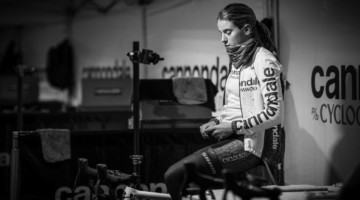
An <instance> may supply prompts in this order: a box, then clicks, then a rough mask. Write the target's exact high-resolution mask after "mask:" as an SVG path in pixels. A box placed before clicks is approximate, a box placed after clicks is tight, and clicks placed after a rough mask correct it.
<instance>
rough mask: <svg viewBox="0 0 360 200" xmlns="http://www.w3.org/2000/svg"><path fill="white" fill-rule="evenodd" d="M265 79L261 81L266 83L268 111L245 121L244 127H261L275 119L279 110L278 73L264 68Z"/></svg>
mask: <svg viewBox="0 0 360 200" xmlns="http://www.w3.org/2000/svg"><path fill="white" fill-rule="evenodd" d="M263 73H264V75H265V78H264V79H262V80H261V81H262V82H263V83H265V89H266V93H265V95H264V97H265V99H264V101H265V103H266V104H267V106H266V109H265V110H263V111H262V112H261V113H259V114H257V115H256V116H253V117H251V118H249V119H247V120H243V124H244V127H245V128H246V129H249V128H251V127H253V126H255V125H259V124H261V123H263V122H264V120H269V119H270V118H271V117H274V116H275V115H276V114H277V112H278V110H279V108H278V107H279V102H278V100H279V90H280V88H278V85H277V83H276V71H275V70H274V69H272V68H269V67H267V68H264V72H263Z"/></svg>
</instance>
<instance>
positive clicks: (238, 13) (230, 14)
mask: <svg viewBox="0 0 360 200" xmlns="http://www.w3.org/2000/svg"><path fill="white" fill-rule="evenodd" d="M217 20H226V21H229V22H232V23H233V24H234V25H235V26H236V27H238V28H239V29H241V28H242V27H243V26H244V25H245V24H249V25H250V27H251V29H252V37H254V38H255V39H256V40H257V41H258V42H259V43H260V46H262V47H264V48H266V49H267V50H269V51H270V52H273V53H275V54H276V53H277V50H276V47H275V45H274V42H273V41H272V39H271V32H270V31H269V29H268V28H267V27H266V26H265V25H264V24H263V23H261V22H259V21H258V20H257V19H256V16H255V13H254V11H253V10H252V9H251V8H250V7H249V6H247V5H245V4H242V3H232V4H229V5H227V6H225V7H224V8H223V9H222V10H220V12H219V13H218V16H217Z"/></svg>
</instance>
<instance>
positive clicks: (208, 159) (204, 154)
mask: <svg viewBox="0 0 360 200" xmlns="http://www.w3.org/2000/svg"><path fill="white" fill-rule="evenodd" d="M201 155H202V156H203V157H204V158H205V160H206V162H207V164H208V165H209V167H210V170H211V173H212V174H216V170H215V167H214V165H213V164H212V162H211V160H210V158H209V157H208V156H207V155H206V153H205V152H203V153H202V154H201Z"/></svg>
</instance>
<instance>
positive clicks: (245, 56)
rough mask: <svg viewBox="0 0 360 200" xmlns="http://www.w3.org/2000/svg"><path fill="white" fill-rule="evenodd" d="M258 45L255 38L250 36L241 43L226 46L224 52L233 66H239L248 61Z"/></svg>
mask: <svg viewBox="0 0 360 200" xmlns="http://www.w3.org/2000/svg"><path fill="white" fill-rule="evenodd" d="M258 46H259V44H258V42H257V40H255V39H254V38H251V39H249V40H247V41H246V42H244V43H242V44H239V45H236V46H232V47H226V52H227V54H228V55H229V57H230V60H231V62H232V63H233V64H234V67H235V68H239V67H240V66H241V65H243V64H246V63H248V62H249V61H250V59H251V58H252V57H253V55H254V53H255V51H256V48H257V47H258Z"/></svg>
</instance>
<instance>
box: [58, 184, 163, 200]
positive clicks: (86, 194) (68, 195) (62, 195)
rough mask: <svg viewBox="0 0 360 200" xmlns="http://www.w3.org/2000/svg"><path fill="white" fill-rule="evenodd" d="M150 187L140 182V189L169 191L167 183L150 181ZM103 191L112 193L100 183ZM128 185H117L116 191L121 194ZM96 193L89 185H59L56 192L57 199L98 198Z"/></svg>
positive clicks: (85, 199)
mask: <svg viewBox="0 0 360 200" xmlns="http://www.w3.org/2000/svg"><path fill="white" fill-rule="evenodd" d="M149 186H150V187H148V186H147V185H145V184H140V190H142V191H151V192H159V193H167V189H166V185H165V183H150V185H149ZM100 187H101V189H102V191H103V192H104V194H105V195H110V191H111V189H110V188H109V186H107V185H100ZM125 188H126V185H123V184H120V185H118V186H116V187H115V191H116V192H115V193H116V194H121V193H120V192H121V191H124V190H125ZM96 198H97V197H96V194H94V193H93V192H92V189H91V188H90V187H88V186H82V185H81V186H78V187H76V188H74V190H72V189H71V188H69V187H65V186H63V187H59V188H58V189H57V190H56V192H55V200H90V199H96Z"/></svg>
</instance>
